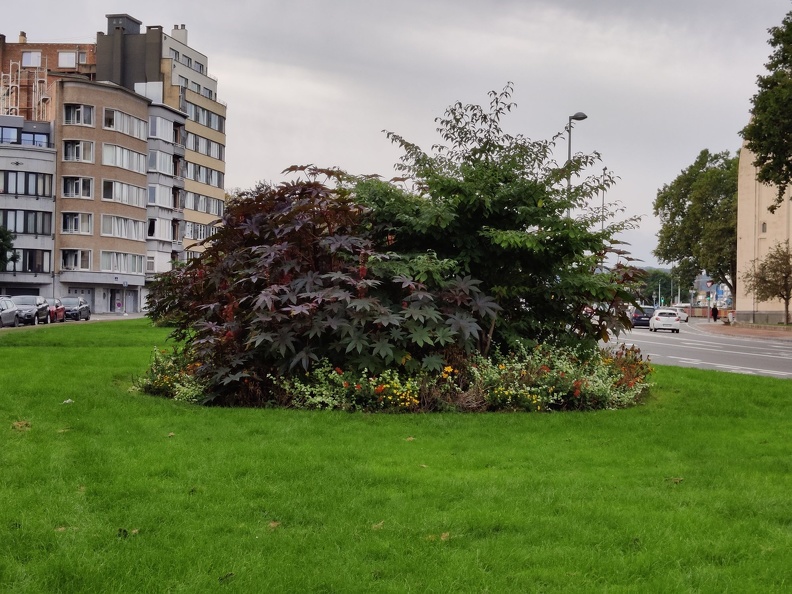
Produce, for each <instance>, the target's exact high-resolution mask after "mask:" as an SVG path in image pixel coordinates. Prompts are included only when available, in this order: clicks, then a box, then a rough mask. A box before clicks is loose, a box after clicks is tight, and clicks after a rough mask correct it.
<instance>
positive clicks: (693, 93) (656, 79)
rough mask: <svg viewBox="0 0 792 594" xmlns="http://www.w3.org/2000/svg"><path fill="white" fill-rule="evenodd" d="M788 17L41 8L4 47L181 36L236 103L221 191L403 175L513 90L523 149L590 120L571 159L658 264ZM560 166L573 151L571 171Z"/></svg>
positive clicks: (713, 11)
mask: <svg viewBox="0 0 792 594" xmlns="http://www.w3.org/2000/svg"><path fill="white" fill-rule="evenodd" d="M218 8H219V9H220V10H218ZM790 10H792V3H790V2H789V1H788V0H751V1H750V2H749V1H748V0H663V1H662V2H641V1H636V0H489V1H486V2H484V1H473V0H401V2H390V1H389V2H383V1H379V0H333V1H330V0H325V1H322V0H224V1H222V2H220V3H217V2H201V1H200V0H198V1H195V0H193V1H191V2H186V1H184V0H171V1H170V2H162V1H161V0H156V1H155V0H136V1H135V2H117V1H115V0H110V1H108V0H101V1H100V0H72V1H70V2H64V1H63V0H39V1H38V2H36V3H35V4H34V5H27V4H26V3H23V2H13V3H11V2H4V3H3V8H2V16H0V33H4V34H5V35H6V37H7V39H8V41H11V42H13V41H16V36H17V35H18V33H19V31H25V32H26V33H27V35H28V39H29V40H30V41H31V42H35V41H52V42H55V41H57V42H70V41H75V42H76V41H81V42H86V41H94V40H95V36H96V32H97V31H105V29H106V19H105V15H106V14H110V13H128V14H130V15H131V16H133V17H135V18H137V19H138V20H140V21H142V22H143V25H144V26H146V25H162V26H163V28H164V30H165V32H167V33H170V30H171V28H172V27H173V25H175V24H182V23H183V24H185V25H186V27H187V30H188V33H189V40H188V42H189V45H190V46H192V47H193V48H195V49H197V50H198V51H200V52H202V53H204V54H206V55H207V56H208V58H209V73H210V74H211V75H213V76H215V77H217V78H218V79H219V86H218V95H219V98H220V100H222V101H224V102H226V103H227V104H228V121H227V130H226V132H227V135H228V136H227V144H228V146H227V151H226V161H227V163H226V184H227V189H233V188H249V187H251V186H253V185H254V184H255V183H256V182H257V181H259V180H267V181H276V182H277V181H280V180H282V179H283V176H282V175H281V173H280V172H281V171H282V170H283V169H285V168H286V167H288V166H290V165H294V164H308V163H313V164H316V165H319V166H323V167H324V166H338V167H341V168H342V169H345V170H347V171H349V172H351V173H360V174H368V173H379V174H381V175H383V176H385V177H391V176H392V175H393V174H394V171H393V164H394V163H395V162H396V161H397V160H398V157H399V156H400V153H399V152H398V150H397V149H396V148H395V147H394V146H392V145H391V144H390V143H389V142H388V140H387V139H386V138H385V135H384V134H383V133H382V130H390V131H394V132H397V133H398V134H401V135H402V136H404V137H406V138H407V139H408V140H411V141H413V142H416V143H417V144H419V145H421V146H422V147H423V148H425V149H426V150H428V149H429V147H430V146H431V144H433V143H435V142H437V141H439V138H438V137H437V136H436V134H435V123H434V118H435V117H437V116H439V115H442V113H443V111H444V110H445V108H446V107H447V106H448V105H450V104H452V103H454V102H455V101H457V100H459V101H462V102H463V103H479V104H486V103H487V95H486V94H487V92H488V91H490V90H500V89H502V88H503V87H504V85H505V84H506V83H507V82H509V81H512V82H513V83H514V95H513V100H514V101H515V102H516V103H517V105H518V108H517V110H516V111H514V112H512V114H510V115H509V116H508V118H507V120H506V121H505V122H504V125H505V128H506V129H507V130H508V131H509V132H511V133H522V134H524V135H526V136H528V137H529V138H532V139H536V140H539V139H547V138H550V137H552V136H553V135H554V134H555V133H557V132H559V131H561V130H563V128H564V126H565V125H566V123H567V121H568V120H567V118H568V116H569V115H570V114H573V113H575V112H577V111H583V112H585V113H586V114H587V115H588V119H587V120H585V121H582V122H579V123H577V124H576V127H575V129H574V132H573V136H572V149H573V151H574V152H578V151H580V152H585V153H590V152H593V151H599V152H600V153H601V154H602V166H607V167H608V169H610V170H612V171H614V172H615V173H616V174H617V175H618V176H619V177H620V179H619V181H618V183H617V185H616V186H615V187H614V188H613V189H612V190H611V191H610V192H609V193H608V196H607V198H606V200H607V201H609V202H611V201H618V202H621V203H623V204H624V205H625V206H626V208H627V214H629V215H644V219H643V223H642V225H641V228H640V230H638V231H636V232H632V233H630V234H629V235H627V236H625V237H624V239H625V240H626V241H629V242H630V243H631V248H630V249H631V251H632V253H633V254H634V255H635V256H637V257H639V258H641V259H642V260H643V261H644V263H645V265H649V266H654V265H658V262H657V260H656V259H655V257H654V256H653V255H652V253H651V252H652V249H654V247H655V245H656V237H655V235H656V233H657V230H658V228H659V222H658V221H657V220H656V219H655V218H654V217H653V216H652V201H653V200H654V198H655V196H656V194H657V190H658V189H659V188H661V187H662V186H663V184H666V183H669V182H671V181H673V179H674V178H676V176H677V175H678V174H679V173H680V172H681V170H682V169H684V168H686V167H687V166H689V165H690V164H691V163H692V162H693V160H694V159H695V157H696V155H697V154H698V153H699V152H700V151H701V150H702V149H705V148H707V149H710V150H711V151H723V150H728V151H731V152H734V151H736V150H737V149H738V148H739V147H740V144H741V139H740V137H739V134H738V133H739V130H740V129H741V128H742V127H743V126H745V124H746V123H747V120H748V112H749V108H750V99H751V97H752V95H753V94H754V93H755V91H756V76H757V75H759V74H761V73H762V72H763V71H764V63H765V62H766V61H767V58H768V56H769V53H770V46H769V45H768V44H767V39H768V33H767V29H768V28H769V27H772V26H776V25H779V24H780V23H781V21H782V20H783V18H784V15H785V14H786V13H787V12H788V11H790ZM566 151H567V145H566V141H565V140H563V141H561V144H559V145H558V148H557V152H556V155H555V156H556V160H557V161H558V162H559V163H561V162H563V161H564V160H565V159H566Z"/></svg>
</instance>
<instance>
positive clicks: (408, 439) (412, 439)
mask: <svg viewBox="0 0 792 594" xmlns="http://www.w3.org/2000/svg"><path fill="white" fill-rule="evenodd" d="M405 441H415V438H414V437H413V436H412V435H410V437H408V438H407V439H406V440H405Z"/></svg>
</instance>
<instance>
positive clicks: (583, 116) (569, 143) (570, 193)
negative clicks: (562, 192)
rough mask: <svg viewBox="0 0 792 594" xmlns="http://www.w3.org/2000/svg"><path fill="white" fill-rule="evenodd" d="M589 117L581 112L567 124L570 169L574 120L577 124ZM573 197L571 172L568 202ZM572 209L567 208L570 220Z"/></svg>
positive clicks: (568, 179)
mask: <svg viewBox="0 0 792 594" xmlns="http://www.w3.org/2000/svg"><path fill="white" fill-rule="evenodd" d="M587 117H588V116H587V115H586V114H585V113H583V112H582V111H579V112H577V113H575V114H573V115H571V116H569V123H568V124H567V130H569V133H568V135H567V167H569V164H570V163H572V120H575V121H576V122H580V121H582V120H585V119H586V118H587ZM571 195H572V172H571V171H570V172H568V173H567V200H569V198H570V196H571ZM571 208H572V207H571V205H570V206H568V207H567V218H570V216H571V214H570V210H571Z"/></svg>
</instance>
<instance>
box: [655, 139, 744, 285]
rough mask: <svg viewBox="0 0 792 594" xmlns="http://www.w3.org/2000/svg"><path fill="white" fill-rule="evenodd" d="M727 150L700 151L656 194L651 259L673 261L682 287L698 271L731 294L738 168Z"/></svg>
mask: <svg viewBox="0 0 792 594" xmlns="http://www.w3.org/2000/svg"><path fill="white" fill-rule="evenodd" d="M738 161H739V159H738V157H737V156H736V155H735V156H730V155H729V152H728V151H724V152H721V153H714V154H713V153H710V152H709V151H708V150H706V149H704V150H703V151H701V152H700V153H699V155H698V157H696V160H695V161H694V162H693V164H692V165H690V167H688V168H687V169H684V170H682V173H680V174H679V176H678V177H677V178H676V179H675V180H674V181H672V182H671V183H670V184H666V185H664V186H663V187H662V188H661V189H660V190H658V192H657V197H656V198H655V201H654V204H653V207H654V213H655V215H656V216H658V217H659V218H660V222H661V226H660V231H659V232H658V234H657V247H656V248H655V249H654V252H653V253H654V255H655V256H657V258H658V259H659V260H660V261H662V262H669V263H670V262H675V263H676V269H678V271H679V276H680V281H681V282H682V286H683V287H684V288H685V289H687V288H688V287H690V286H692V285H693V280H694V279H695V277H696V275H697V274H698V273H699V272H701V270H706V271H707V274H709V276H710V277H712V279H713V280H714V281H715V282H717V283H723V284H725V285H726V286H727V287H729V289H730V290H731V292H732V294H733V295H734V294H735V293H736V291H735V290H734V283H735V279H736V278H737V166H738Z"/></svg>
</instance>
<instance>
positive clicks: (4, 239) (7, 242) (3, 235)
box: [0, 227, 16, 270]
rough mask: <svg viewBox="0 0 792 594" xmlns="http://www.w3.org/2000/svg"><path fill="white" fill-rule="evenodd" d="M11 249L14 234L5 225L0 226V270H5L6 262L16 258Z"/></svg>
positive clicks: (12, 247)
mask: <svg viewBox="0 0 792 594" xmlns="http://www.w3.org/2000/svg"><path fill="white" fill-rule="evenodd" d="M13 249H14V234H13V233H11V231H9V230H8V229H6V228H5V227H0V270H5V266H6V264H8V263H9V262H13V261H14V260H16V255H15V254H13Z"/></svg>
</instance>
